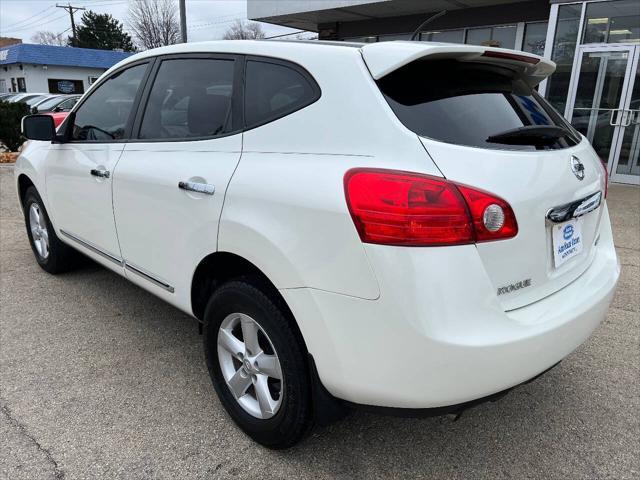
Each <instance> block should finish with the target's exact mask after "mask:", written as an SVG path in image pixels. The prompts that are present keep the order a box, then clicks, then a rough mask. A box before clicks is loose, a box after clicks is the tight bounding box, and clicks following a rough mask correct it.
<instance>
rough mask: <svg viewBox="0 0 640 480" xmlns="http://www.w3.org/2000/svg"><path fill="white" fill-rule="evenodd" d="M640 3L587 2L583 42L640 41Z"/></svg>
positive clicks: (623, 0) (620, 0) (619, 0)
mask: <svg viewBox="0 0 640 480" xmlns="http://www.w3.org/2000/svg"><path fill="white" fill-rule="evenodd" d="M639 42H640V3H639V2H638V0H617V1H613V2H596V3H589V4H587V12H586V21H585V29H584V35H583V39H582V43H639Z"/></svg>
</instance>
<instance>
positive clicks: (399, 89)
mask: <svg viewBox="0 0 640 480" xmlns="http://www.w3.org/2000/svg"><path fill="white" fill-rule="evenodd" d="M378 86H379V88H380V90H381V91H382V93H383V94H384V96H385V98H386V100H387V102H388V103H389V105H390V106H391V108H392V109H393V111H394V112H395V114H396V115H397V117H398V118H399V119H400V121H401V122H402V123H403V124H404V125H405V126H406V127H407V128H409V129H410V130H412V131H414V132H415V133H417V134H418V135H420V136H423V137H428V138H431V139H434V140H439V141H442V142H446V143H453V144H458V145H466V146H472V147H481V148H489V149H500V150H550V149H560V148H567V147H570V146H573V145H576V144H577V143H578V142H579V141H580V136H579V134H578V133H577V132H576V131H575V130H574V129H573V127H571V126H570V125H569V123H568V122H567V121H566V120H564V118H562V116H561V115H560V114H559V113H558V112H556V111H555V110H554V109H553V107H551V106H550V105H549V104H548V103H547V102H546V100H544V98H542V97H541V96H540V95H539V94H538V92H536V91H535V90H534V89H533V88H532V87H531V86H529V85H528V84H527V83H526V82H525V81H524V80H523V79H522V78H519V77H518V76H517V75H516V74H515V73H514V72H513V71H511V70H509V69H507V68H504V67H500V66H496V65H488V64H481V63H471V62H459V61H456V60H426V61H417V62H413V63H410V64H409V65H407V66H405V67H402V68H400V69H398V70H396V71H394V72H392V73H391V74H389V75H387V76H385V77H383V78H382V79H380V80H379V81H378Z"/></svg>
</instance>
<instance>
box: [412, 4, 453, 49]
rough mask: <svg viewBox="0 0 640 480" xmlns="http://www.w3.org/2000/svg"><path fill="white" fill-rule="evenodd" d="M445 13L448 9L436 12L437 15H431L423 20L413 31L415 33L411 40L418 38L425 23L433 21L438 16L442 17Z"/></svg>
mask: <svg viewBox="0 0 640 480" xmlns="http://www.w3.org/2000/svg"><path fill="white" fill-rule="evenodd" d="M445 13H447V11H446V10H442V11H441V12H438V13H436V14H435V15H431V16H430V17H429V18H427V19H426V20H425V21H424V22H422V23H421V24H420V26H419V27H418V28H416V30H415V32H413V35H411V38H410V40H411V41H412V42H413V41H414V40H415V39H416V36H417V35H418V34H419V33H420V32H421V31H422V29H423V28H424V27H425V25H427V24H428V23H431V22H433V21H434V20H435V19H436V18H440V17H441V16H443V15H444V14H445Z"/></svg>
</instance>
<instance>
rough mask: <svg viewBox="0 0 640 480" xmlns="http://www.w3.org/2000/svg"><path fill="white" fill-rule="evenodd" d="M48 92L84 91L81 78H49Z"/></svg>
mask: <svg viewBox="0 0 640 480" xmlns="http://www.w3.org/2000/svg"><path fill="white" fill-rule="evenodd" d="M48 82H49V93H84V86H83V85H82V80H63V79H56V78H50V79H48Z"/></svg>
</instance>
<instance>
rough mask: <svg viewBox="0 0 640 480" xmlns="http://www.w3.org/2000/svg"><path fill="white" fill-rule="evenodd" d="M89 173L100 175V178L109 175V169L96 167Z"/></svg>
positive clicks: (95, 175)
mask: <svg viewBox="0 0 640 480" xmlns="http://www.w3.org/2000/svg"><path fill="white" fill-rule="evenodd" d="M90 173H91V175H93V176H94V177H100V178H109V176H110V175H111V174H110V173H109V170H101V169H97V168H92V169H91V172H90Z"/></svg>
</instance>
